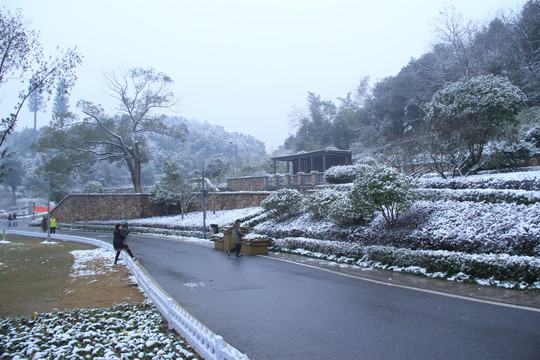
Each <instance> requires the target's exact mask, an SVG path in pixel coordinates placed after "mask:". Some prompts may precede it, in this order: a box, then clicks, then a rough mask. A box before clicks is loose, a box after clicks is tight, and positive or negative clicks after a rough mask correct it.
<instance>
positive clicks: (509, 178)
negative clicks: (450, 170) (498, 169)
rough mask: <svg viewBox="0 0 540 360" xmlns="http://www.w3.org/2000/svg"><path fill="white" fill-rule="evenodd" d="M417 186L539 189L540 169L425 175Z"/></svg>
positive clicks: (434, 187)
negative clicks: (480, 173)
mask: <svg viewBox="0 0 540 360" xmlns="http://www.w3.org/2000/svg"><path fill="white" fill-rule="evenodd" d="M418 182H419V186H420V187H424V188H433V189H514V190H529V191H540V171H538V170H535V171H528V172H514V173H502V174H482V175H475V176H462V177H455V178H448V179H443V178H440V177H431V176H425V177H421V178H420V179H419V180H418Z"/></svg>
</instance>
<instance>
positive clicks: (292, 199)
mask: <svg viewBox="0 0 540 360" xmlns="http://www.w3.org/2000/svg"><path fill="white" fill-rule="evenodd" d="M303 201H304V195H302V194H301V193H300V192H299V191H298V190H296V189H288V188H286V189H280V190H278V191H276V192H274V193H272V194H270V195H268V197H267V198H266V199H264V200H263V201H262V202H261V206H262V207H263V209H265V210H266V211H268V212H272V213H273V214H274V216H276V217H278V218H285V217H288V216H290V215H294V214H296V213H298V212H300V210H302V205H303Z"/></svg>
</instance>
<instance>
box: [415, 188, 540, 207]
mask: <svg viewBox="0 0 540 360" xmlns="http://www.w3.org/2000/svg"><path fill="white" fill-rule="evenodd" d="M416 195H417V198H418V199H421V200H432V201H438V200H453V201H475V202H485V203H492V204H494V203H502V202H507V203H514V204H518V205H521V204H523V205H531V204H535V203H537V202H540V191H526V190H492V189H463V190H451V189H417V190H416Z"/></svg>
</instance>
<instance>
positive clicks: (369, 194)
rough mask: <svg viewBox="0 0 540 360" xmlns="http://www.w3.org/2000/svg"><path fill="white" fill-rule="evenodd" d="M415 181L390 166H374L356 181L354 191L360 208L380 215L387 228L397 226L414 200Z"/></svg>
mask: <svg viewBox="0 0 540 360" xmlns="http://www.w3.org/2000/svg"><path fill="white" fill-rule="evenodd" d="M414 187H415V184H414V182H413V179H412V178H411V177H409V176H407V175H405V174H403V173H402V172H400V171H398V170H396V169H394V168H391V167H387V166H373V167H370V168H369V169H368V170H367V171H365V172H362V174H361V175H360V176H359V177H358V178H357V179H356V181H355V183H354V188H353V191H352V197H353V203H354V204H356V206H357V207H358V208H366V207H371V208H372V209H375V210H377V211H379V212H380V213H381V214H382V216H383V217H384V219H385V221H386V223H387V225H388V226H389V227H392V226H394V225H395V224H396V221H397V220H398V217H399V214H400V213H401V212H403V211H406V210H407V209H408V208H409V207H410V206H411V205H412V202H413V200H414V192H413V191H412V190H413V188H414Z"/></svg>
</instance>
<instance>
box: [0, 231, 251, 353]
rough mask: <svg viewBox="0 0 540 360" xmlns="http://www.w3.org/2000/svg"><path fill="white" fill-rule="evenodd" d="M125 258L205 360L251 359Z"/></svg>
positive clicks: (57, 236)
mask: <svg viewBox="0 0 540 360" xmlns="http://www.w3.org/2000/svg"><path fill="white" fill-rule="evenodd" d="M6 233H7V234H17V235H23V236H31V237H39V238H45V239H46V238H47V234H43V233H38V232H30V231H20V230H7V231H6ZM51 239H53V240H61V241H73V242H78V243H82V244H87V245H92V246H95V247H99V248H103V249H106V250H111V251H114V249H113V246H112V244H110V243H106V242H104V241H101V240H98V239H92V238H87V237H82V236H75V235H62V234H52V235H51ZM122 259H123V260H125V262H126V264H127V266H128V268H129V269H130V270H131V273H132V274H133V276H134V277H135V279H136V280H137V283H138V284H139V287H140V288H141V289H143V291H144V292H145V294H146V296H148V298H149V299H150V300H151V301H152V302H153V303H154V305H156V307H157V308H158V310H159V311H160V313H161V315H162V316H163V317H164V318H165V319H166V320H167V322H168V323H169V328H171V329H174V330H176V331H177V332H178V333H179V334H180V335H182V337H184V338H185V339H186V341H187V342H188V343H189V345H191V347H193V348H194V349H195V351H197V353H198V354H199V355H201V356H202V357H204V358H205V359H215V360H249V358H248V357H247V355H245V354H243V353H241V352H240V351H238V350H237V349H236V348H234V347H233V346H231V345H230V344H228V343H227V342H226V341H225V340H223V337H221V336H220V335H217V334H215V333H214V332H213V331H212V330H210V329H209V328H207V327H206V326H205V325H204V324H203V323H201V322H200V321H199V320H197V319H196V318H195V317H193V316H192V315H191V314H190V313H188V312H187V311H186V310H185V309H184V308H183V307H182V306H180V305H179V304H178V303H177V302H176V301H174V299H173V298H171V297H170V296H169V295H168V294H167V293H166V292H165V291H164V290H163V289H161V287H160V286H159V285H158V284H157V283H156V282H155V281H153V280H152V278H151V277H150V275H149V274H148V273H147V272H146V271H145V270H144V268H143V267H142V266H140V265H137V263H135V262H134V261H133V260H131V258H130V257H129V256H125V253H124V252H122Z"/></svg>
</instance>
